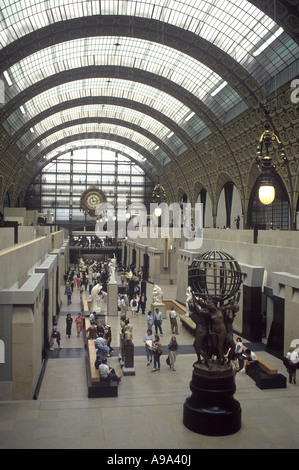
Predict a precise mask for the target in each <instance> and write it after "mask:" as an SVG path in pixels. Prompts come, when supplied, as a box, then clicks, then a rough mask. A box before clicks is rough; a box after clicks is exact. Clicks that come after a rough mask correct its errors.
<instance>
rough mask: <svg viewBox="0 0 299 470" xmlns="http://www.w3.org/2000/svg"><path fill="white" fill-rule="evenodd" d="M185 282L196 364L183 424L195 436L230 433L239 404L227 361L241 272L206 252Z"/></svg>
mask: <svg viewBox="0 0 299 470" xmlns="http://www.w3.org/2000/svg"><path fill="white" fill-rule="evenodd" d="M188 281H189V286H188V289H187V291H186V306H187V314H186V315H187V316H189V317H190V318H191V320H192V321H193V322H194V323H195V324H196V335H195V340H194V343H193V346H194V349H195V352H196V354H197V361H196V362H195V363H194V364H193V374H192V380H191V383H190V389H191V391H192V395H191V396H190V397H188V398H187V399H186V401H185V404H184V420H183V422H184V424H185V426H186V427H188V428H189V429H191V430H192V431H195V432H198V433H201V434H206V435H218V436H219V435H227V434H232V433H234V432H236V431H238V430H239V429H240V427H241V408H240V404H239V403H238V402H237V401H236V400H235V399H234V398H233V395H234V393H235V390H236V385H235V381H234V373H233V370H232V366H231V358H232V355H233V353H234V349H235V348H234V340H233V326H232V325H233V321H234V318H235V315H236V313H237V312H238V310H239V306H238V300H239V297H240V292H239V289H240V285H241V283H242V272H241V269H240V266H239V265H238V263H237V262H236V261H235V260H234V259H233V258H232V257H231V256H230V255H228V254H227V253H223V252H215V251H214V252H207V253H205V254H204V255H201V256H199V257H198V258H197V259H196V260H194V261H193V263H192V265H191V267H190V269H189V278H188ZM228 351H229V354H228V355H227V353H228Z"/></svg>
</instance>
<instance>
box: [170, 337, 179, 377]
mask: <svg viewBox="0 0 299 470" xmlns="http://www.w3.org/2000/svg"><path fill="white" fill-rule="evenodd" d="M178 347H179V345H178V343H177V340H176V337H175V336H172V338H171V341H170V343H169V345H168V357H169V360H170V364H169V367H170V369H171V370H174V371H175V368H174V363H175V361H176V357H177V354H178Z"/></svg>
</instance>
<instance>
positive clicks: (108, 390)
mask: <svg viewBox="0 0 299 470" xmlns="http://www.w3.org/2000/svg"><path fill="white" fill-rule="evenodd" d="M117 396H118V383H117V382H108V383H104V382H102V383H101V382H99V383H90V384H88V398H106V397H108V398H109V397H117Z"/></svg>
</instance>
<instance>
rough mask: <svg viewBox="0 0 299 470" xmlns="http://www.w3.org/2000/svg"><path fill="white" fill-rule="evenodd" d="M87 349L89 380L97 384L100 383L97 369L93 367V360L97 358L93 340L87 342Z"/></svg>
mask: <svg viewBox="0 0 299 470" xmlns="http://www.w3.org/2000/svg"><path fill="white" fill-rule="evenodd" d="M87 349H88V356H89V369H90V379H91V382H92V383H98V382H100V374H99V371H98V369H96V368H95V366H94V363H95V360H96V358H97V353H96V348H95V340H94V339H89V340H87Z"/></svg>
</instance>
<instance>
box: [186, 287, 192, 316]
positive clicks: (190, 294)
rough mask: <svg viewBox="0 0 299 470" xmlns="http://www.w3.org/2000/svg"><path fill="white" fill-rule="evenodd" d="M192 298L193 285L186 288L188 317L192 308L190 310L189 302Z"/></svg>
mask: <svg viewBox="0 0 299 470" xmlns="http://www.w3.org/2000/svg"><path fill="white" fill-rule="evenodd" d="M191 300H192V290H191V287H190V286H188V287H187V289H186V307H187V312H186V313H185V315H186V317H189V314H190V310H189V302H190V301H191Z"/></svg>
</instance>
